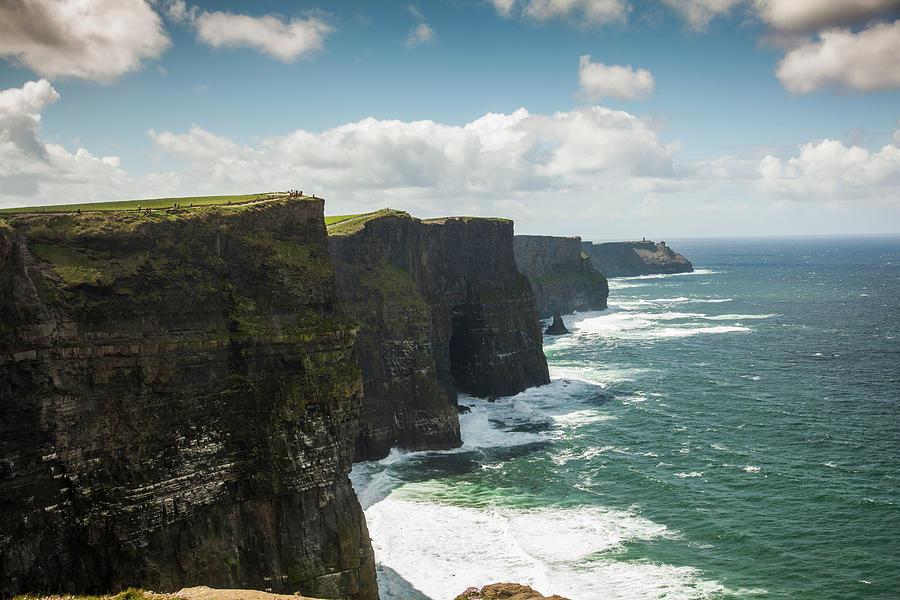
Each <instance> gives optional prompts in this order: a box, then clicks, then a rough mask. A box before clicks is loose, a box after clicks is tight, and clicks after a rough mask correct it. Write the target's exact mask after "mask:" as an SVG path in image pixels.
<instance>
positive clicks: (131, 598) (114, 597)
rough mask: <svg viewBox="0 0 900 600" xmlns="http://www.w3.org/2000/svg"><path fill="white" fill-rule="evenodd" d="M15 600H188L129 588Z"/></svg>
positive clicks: (21, 597) (23, 597)
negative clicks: (112, 591) (104, 593)
mask: <svg viewBox="0 0 900 600" xmlns="http://www.w3.org/2000/svg"><path fill="white" fill-rule="evenodd" d="M13 600H186V599H185V597H184V596H179V595H178V594H158V593H156V592H145V591H144V590H137V589H134V588H128V589H127V590H125V591H124V592H119V593H118V594H107V595H105V596H88V595H85V594H25V595H22V596H15V597H14V598H13Z"/></svg>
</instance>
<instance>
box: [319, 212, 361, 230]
mask: <svg viewBox="0 0 900 600" xmlns="http://www.w3.org/2000/svg"><path fill="white" fill-rule="evenodd" d="M365 214H371V213H359V214H356V215H333V216H331V217H325V226H326V227H327V226H329V225H335V224H336V223H340V222H341V221H349V220H350V219H355V218H357V217H361V216H363V215H365Z"/></svg>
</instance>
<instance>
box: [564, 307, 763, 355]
mask: <svg viewBox="0 0 900 600" xmlns="http://www.w3.org/2000/svg"><path fill="white" fill-rule="evenodd" d="M691 314H692V313H659V314H654V313H646V312H627V311H621V312H616V313H612V314H609V315H603V316H598V317H593V318H588V319H584V320H582V321H578V322H577V323H575V324H574V326H575V328H576V331H575V333H576V336H577V335H586V334H594V335H600V336H605V337H615V338H621V339H633V340H645V339H656V338H673V337H688V336H693V335H703V334H709V333H731V332H737V331H750V328H749V327H746V326H744V325H737V324H735V325H716V326H711V325H709V324H707V323H703V322H693V323H684V324H682V325H680V326H678V327H667V326H660V324H659V323H658V321H667V320H676V319H686V318H690V315H691ZM573 337H575V336H573ZM573 343H575V342H573ZM553 347H554V346H551V348H553Z"/></svg>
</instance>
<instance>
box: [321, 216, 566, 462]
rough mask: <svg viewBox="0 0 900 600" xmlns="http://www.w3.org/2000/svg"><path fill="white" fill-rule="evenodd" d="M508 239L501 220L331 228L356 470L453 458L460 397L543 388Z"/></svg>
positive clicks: (382, 220)
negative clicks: (399, 454)
mask: <svg viewBox="0 0 900 600" xmlns="http://www.w3.org/2000/svg"><path fill="white" fill-rule="evenodd" d="M512 233H513V226H512V222H511V221H508V220H505V219H476V218H447V219H437V220H427V221H421V220H419V219H415V218H412V217H410V216H409V215H408V214H406V213H402V212H397V211H381V212H379V213H376V214H373V215H367V216H364V217H361V218H357V219H354V220H349V221H347V222H345V223H339V224H336V225H333V226H331V227H330V228H329V239H328V243H329V247H330V249H331V253H332V256H333V257H334V262H335V269H336V278H337V286H338V298H339V299H340V301H341V308H342V310H343V311H344V312H346V313H347V314H348V315H350V316H351V317H353V318H354V319H357V320H358V321H359V322H360V324H361V327H360V331H359V335H358V337H357V343H356V348H357V353H358V355H359V361H360V366H361V368H362V373H363V380H364V389H365V400H364V402H363V407H362V412H361V415H360V437H359V439H358V440H357V459H359V460H372V459H377V458H382V457H384V456H386V455H387V453H388V452H389V451H390V448H391V447H392V446H399V447H402V448H405V449H410V450H417V449H426V448H428V449H438V448H451V447H455V446H458V445H459V444H460V437H459V421H458V418H457V404H456V394H457V390H458V391H461V392H466V393H469V394H473V395H476V396H486V397H493V396H506V395H511V394H516V393H518V392H520V391H522V390H524V389H525V388H527V387H530V386H534V385H541V384H544V383H548V382H549V375H548V371H547V361H546V359H545V357H544V353H543V350H542V348H541V340H542V336H541V328H540V323H539V321H538V318H537V314H536V312H535V305H534V296H533V295H532V292H531V288H530V286H529V284H528V280H527V279H526V278H525V276H524V275H521V274H520V273H519V272H518V271H517V270H516V265H515V260H514V257H513V244H512V241H513V235H512Z"/></svg>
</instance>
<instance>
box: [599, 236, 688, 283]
mask: <svg viewBox="0 0 900 600" xmlns="http://www.w3.org/2000/svg"><path fill="white" fill-rule="evenodd" d="M581 249H582V250H583V251H584V253H585V255H586V256H587V257H588V258H590V259H591V261H593V263H594V267H596V268H597V270H598V271H600V272H602V273H603V274H604V275H606V276H607V277H637V276H639V275H655V274H671V273H689V272H691V271H693V270H694V266H693V265H692V264H691V261H689V260H688V259H686V258H685V257H684V256H682V255H681V254H679V253H678V252H675V251H674V250H672V249H671V248H669V247H668V246H667V245H666V243H665V242H659V243H656V242H649V241H646V240H645V241H641V242H606V243H603V244H596V243H594V242H582V243H581Z"/></svg>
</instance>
